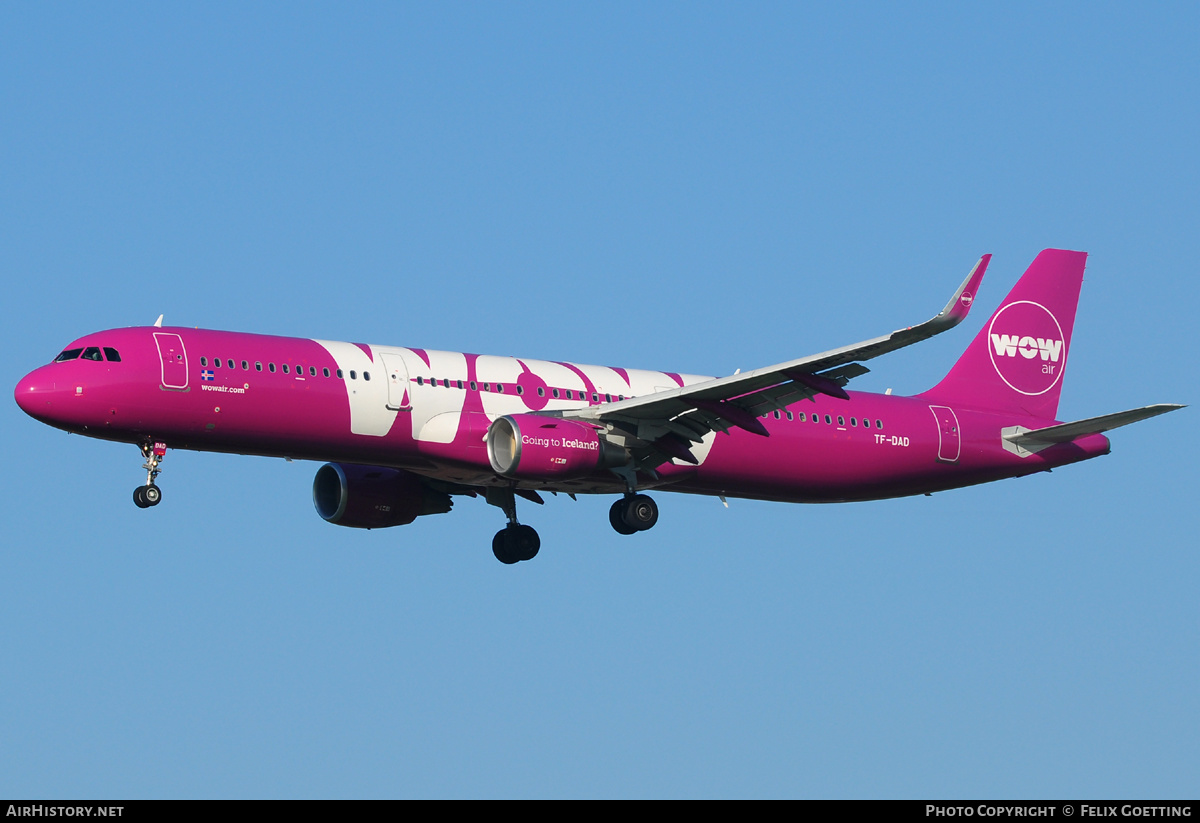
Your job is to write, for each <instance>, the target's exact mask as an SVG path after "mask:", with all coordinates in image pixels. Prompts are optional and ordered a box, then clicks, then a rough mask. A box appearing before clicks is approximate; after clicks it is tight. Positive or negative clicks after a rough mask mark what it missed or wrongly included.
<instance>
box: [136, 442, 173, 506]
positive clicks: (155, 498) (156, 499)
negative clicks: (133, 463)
mask: <svg viewBox="0 0 1200 823" xmlns="http://www.w3.org/2000/svg"><path fill="white" fill-rule="evenodd" d="M141 449H142V456H143V457H145V458H146V462H145V463H144V464H142V468H143V469H145V470H146V485H144V486H138V487H137V488H136V489H134V490H133V503H134V505H135V506H137V507H138V508H139V509H148V508H150V507H151V506H157V505H158V504H159V503H160V502H161V501H162V489H160V488H159V487H158V486H157V485H155V483H154V481H155V479H156V478H157V477H158V475H159V472H161V471H162V469H160V468H159V467H158V464H159V463H161V462H162V460H163V458H164V457H166V456H167V444H166V443H153V444H151V443H143V444H142V446H141Z"/></svg>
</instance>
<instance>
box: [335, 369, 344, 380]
mask: <svg viewBox="0 0 1200 823" xmlns="http://www.w3.org/2000/svg"><path fill="white" fill-rule="evenodd" d="M337 376H338V380H341V379H343V378H344V377H345V375H344V374H342V370H341V369H338V370H337Z"/></svg>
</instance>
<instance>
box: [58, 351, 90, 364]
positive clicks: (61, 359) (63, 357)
mask: <svg viewBox="0 0 1200 823" xmlns="http://www.w3.org/2000/svg"><path fill="white" fill-rule="evenodd" d="M82 353H83V349H67V350H66V351H64V352H63V353H62V354H60V355H59V356H58V357H56V358H54V362H55V363H65V362H67V361H68V360H75V359H77V358H78V357H79V355H80V354H82Z"/></svg>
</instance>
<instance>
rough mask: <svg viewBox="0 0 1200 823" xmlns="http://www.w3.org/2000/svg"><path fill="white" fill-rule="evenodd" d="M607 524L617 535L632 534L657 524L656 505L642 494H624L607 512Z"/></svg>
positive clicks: (652, 499)
mask: <svg viewBox="0 0 1200 823" xmlns="http://www.w3.org/2000/svg"><path fill="white" fill-rule="evenodd" d="M608 522H609V523H610V524H611V525H612V527H613V528H614V529H615V530H616V531H617V533H618V534H634V533H635V532H644V531H646V530H647V529H651V528H653V527H654V524H655V523H657V522H658V504H657V503H655V502H654V498H652V497H649V496H647V495H644V494H626V495H625V496H624V497H622V498H621V499H620V500H618V501H617V502H615V503H613V504H612V508H610V509H609V510H608Z"/></svg>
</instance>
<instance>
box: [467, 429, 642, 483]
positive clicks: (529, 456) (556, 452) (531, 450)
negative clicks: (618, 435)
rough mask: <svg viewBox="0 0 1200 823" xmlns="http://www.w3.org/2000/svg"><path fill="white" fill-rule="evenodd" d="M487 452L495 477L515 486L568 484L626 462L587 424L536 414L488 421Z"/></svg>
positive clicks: (618, 449) (619, 450)
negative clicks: (522, 482) (513, 481)
mask: <svg viewBox="0 0 1200 823" xmlns="http://www.w3.org/2000/svg"><path fill="white" fill-rule="evenodd" d="M487 452H488V461H489V462H490V463H491V464H492V470H493V471H494V472H496V474H499V475H501V476H503V477H512V478H516V479H519V480H569V479H572V478H576V477H584V476H586V475H588V474H591V473H592V472H593V471H595V470H596V469H597V468H601V467H607V466H620V465H623V464H624V463H626V462H627V461H628V459H629V456H628V455H627V454H626V452H625V450H624V449H623V448H621V447H619V446H615V445H613V444H612V443H609V442H608V441H607V440H605V439H604V438H603V437H602V436H601V435H600V432H599V431H597V430H596V429H595V428H593V427H592V426H589V425H587V424H586V423H577V422H575V421H574V420H561V419H559V418H555V417H543V416H542V415H537V414H508V415H505V416H504V417H498V418H496V419H495V420H494V421H492V425H491V426H490V427H489V428H488V433H487Z"/></svg>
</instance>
